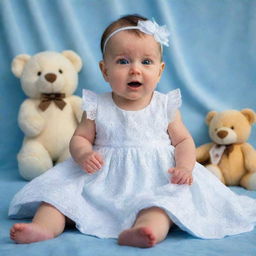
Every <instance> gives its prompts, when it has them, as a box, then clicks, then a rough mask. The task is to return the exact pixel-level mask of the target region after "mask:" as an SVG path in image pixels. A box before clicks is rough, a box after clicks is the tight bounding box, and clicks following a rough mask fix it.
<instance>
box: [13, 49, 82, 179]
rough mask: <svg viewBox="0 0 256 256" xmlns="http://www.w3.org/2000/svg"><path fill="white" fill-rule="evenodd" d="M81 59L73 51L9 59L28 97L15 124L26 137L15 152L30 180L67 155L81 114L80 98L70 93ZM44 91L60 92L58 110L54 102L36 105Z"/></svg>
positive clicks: (40, 100)
mask: <svg viewBox="0 0 256 256" xmlns="http://www.w3.org/2000/svg"><path fill="white" fill-rule="evenodd" d="M81 68H82V61H81V58H80V57H79V56H78V55H77V54H76V53H75V52H73V51H63V52H62V53H58V52H50V51H45V52H40V53H38V54H36V55H34V56H29V55H27V54H21V55H18V56H16V57H15V58H14V59H13V62H12V72H13V74H14V75H15V76H16V77H18V78H20V81H21V86H22V89H23V91H24V93H25V94H26V95H27V97H28V98H27V99H26V100H25V101H24V102H23V103H22V104H21V106H20V110H19V116H18V123H19V126H20V128H21V130H22V131H23V132H24V134H25V137H24V141H23V145H22V147H21V149H20V152H19V153H18V157H17V158H18V166H19V171H20V174H21V176H22V177H23V178H24V179H27V180H31V179H33V178H35V177H37V176H38V175H40V174H42V173H44V172H45V171H47V170H48V169H49V168H51V167H52V166H53V165H54V163H56V162H61V161H63V160H65V159H66V158H67V157H69V156H70V154H69V141H70V138H71V136H72V134H73V133H74V130H75V128H76V127H77V124H78V122H79V121H80V120H81V116H82V109H81V104H82V99H81V98H80V97H78V96H74V95H73V93H74V91H75V90H76V88H77V84H78V72H79V71H80V70H81ZM43 93H47V94H50V93H63V94H65V97H64V98H63V101H64V102H63V101H62V104H64V105H65V106H64V107H63V106H62V107H63V109H60V108H59V107H58V106H57V105H56V104H55V102H54V101H52V100H51V101H49V102H48V107H47V108H46V109H44V110H42V109H41V108H39V105H40V103H41V102H42V94H43Z"/></svg>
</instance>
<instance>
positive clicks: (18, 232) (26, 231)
mask: <svg viewBox="0 0 256 256" xmlns="http://www.w3.org/2000/svg"><path fill="white" fill-rule="evenodd" d="M53 237H54V236H53V234H52V233H51V232H50V231H48V230H47V229H45V228H43V227H41V226H40V225H38V224H36V223H16V224H14V225H13V226H12V228H11V230H10V238H11V239H12V240H14V241H15V242H16V243H19V244H29V243H33V242H38V241H43V240H47V239H51V238H53Z"/></svg>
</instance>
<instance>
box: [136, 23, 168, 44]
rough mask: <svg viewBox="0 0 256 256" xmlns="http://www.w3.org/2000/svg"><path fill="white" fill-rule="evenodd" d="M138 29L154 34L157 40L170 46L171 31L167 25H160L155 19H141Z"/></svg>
mask: <svg viewBox="0 0 256 256" xmlns="http://www.w3.org/2000/svg"><path fill="white" fill-rule="evenodd" d="M137 27H138V29H139V30H140V31H142V32H144V33H146V34H149V35H153V36H154V38H155V40H156V41H157V42H158V43H160V44H163V45H165V46H169V39H168V37H169V35H170V33H169V31H168V29H167V28H166V26H165V25H164V26H159V25H158V24H157V23H156V22H155V21H154V20H153V21H151V20H139V21H138V25H137Z"/></svg>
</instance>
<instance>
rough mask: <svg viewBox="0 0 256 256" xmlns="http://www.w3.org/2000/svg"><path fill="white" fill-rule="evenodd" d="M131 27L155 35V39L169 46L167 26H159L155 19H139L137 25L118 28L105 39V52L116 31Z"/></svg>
mask: <svg viewBox="0 0 256 256" xmlns="http://www.w3.org/2000/svg"><path fill="white" fill-rule="evenodd" d="M130 29H138V30H140V31H141V32H143V33H145V34H148V35H152V36H154V38H155V40H156V41H157V42H158V43H160V44H161V48H162V45H165V46H169V39H168V36H169V31H168V29H167V28H166V26H165V25H164V26H159V25H158V24H157V23H156V22H155V21H154V20H153V21H151V20H139V21H138V24H137V26H127V27H122V28H118V29H117V30H114V31H113V32H112V33H111V34H110V35H109V36H108V37H107V39H106V40H105V42H104V45H103V54H104V53H105V50H106V45H107V43H108V41H109V39H110V38H111V37H112V36H114V35H115V34H116V33H118V32H120V31H123V30H130Z"/></svg>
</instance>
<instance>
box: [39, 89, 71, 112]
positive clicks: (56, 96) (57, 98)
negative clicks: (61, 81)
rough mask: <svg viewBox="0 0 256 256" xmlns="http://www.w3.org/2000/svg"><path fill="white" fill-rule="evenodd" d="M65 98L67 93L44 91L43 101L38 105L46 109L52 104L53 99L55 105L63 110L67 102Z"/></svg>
mask: <svg viewBox="0 0 256 256" xmlns="http://www.w3.org/2000/svg"><path fill="white" fill-rule="evenodd" d="M63 98H65V93H42V96H41V102H40V104H39V106H38V107H39V108H40V109H41V110H42V111H45V110H46V109H47V108H48V107H49V105H50V104H51V101H54V103H55V105H56V106H57V107H58V108H59V109H61V110H62V109H63V108H64V107H65V105H66V104H67V103H66V102H65V101H64V100H63Z"/></svg>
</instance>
